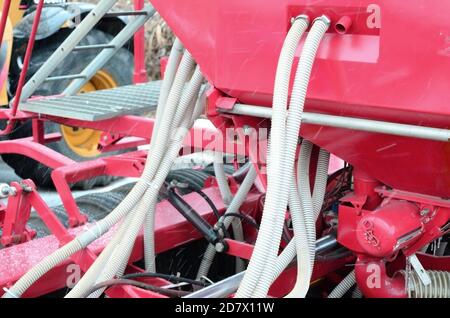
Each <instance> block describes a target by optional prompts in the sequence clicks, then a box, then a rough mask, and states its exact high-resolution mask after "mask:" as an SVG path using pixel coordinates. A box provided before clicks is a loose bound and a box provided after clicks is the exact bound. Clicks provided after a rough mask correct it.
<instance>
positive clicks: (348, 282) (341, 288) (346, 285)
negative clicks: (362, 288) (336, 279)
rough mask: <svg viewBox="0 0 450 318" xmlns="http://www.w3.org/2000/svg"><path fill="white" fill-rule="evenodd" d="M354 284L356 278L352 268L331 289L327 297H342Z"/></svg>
mask: <svg viewBox="0 0 450 318" xmlns="http://www.w3.org/2000/svg"><path fill="white" fill-rule="evenodd" d="M355 284H356V278H355V271H354V270H353V271H351V272H350V273H349V274H348V275H347V276H345V278H344V279H343V280H342V281H341V282H340V283H339V284H338V285H337V286H336V287H335V288H334V289H333V291H332V292H331V293H330V294H329V295H328V298H342V297H343V296H344V295H345V294H346V293H347V292H348V291H349V290H350V288H352V287H353V286H355Z"/></svg>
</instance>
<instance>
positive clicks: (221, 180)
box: [204, 152, 245, 276]
mask: <svg viewBox="0 0 450 318" xmlns="http://www.w3.org/2000/svg"><path fill="white" fill-rule="evenodd" d="M214 154H215V156H214V164H213V166H214V175H215V176H216V180H217V185H218V187H219V191H220V195H221V197H222V201H223V203H224V204H225V206H226V207H228V206H229V205H230V202H231V200H233V194H232V193H231V189H230V186H229V184H228V178H227V175H226V174H225V169H224V163H223V153H221V152H215V153H214ZM230 220H231V221H232V222H231V225H232V228H233V235H234V239H235V240H237V241H243V240H244V232H243V230H242V224H241V220H238V219H236V218H230ZM209 254H210V253H205V254H204V256H205V257H206V258H207V259H209V258H210V255H209ZM244 267H245V263H244V261H243V260H242V259H240V258H236V272H241V271H243V270H244ZM208 269H209V267H208ZM205 276H206V275H205Z"/></svg>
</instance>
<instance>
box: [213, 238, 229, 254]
mask: <svg viewBox="0 0 450 318" xmlns="http://www.w3.org/2000/svg"><path fill="white" fill-rule="evenodd" d="M214 247H215V249H216V251H217V252H218V253H224V252H226V251H227V250H228V245H227V244H226V243H225V242H223V241H222V242H217V243H216V245H215V246H214Z"/></svg>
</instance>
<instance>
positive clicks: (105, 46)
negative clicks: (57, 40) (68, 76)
mask: <svg viewBox="0 0 450 318" xmlns="http://www.w3.org/2000/svg"><path fill="white" fill-rule="evenodd" d="M114 48H115V46H114V45H112V44H93V45H80V46H75V47H74V48H73V51H84V50H97V49H114Z"/></svg>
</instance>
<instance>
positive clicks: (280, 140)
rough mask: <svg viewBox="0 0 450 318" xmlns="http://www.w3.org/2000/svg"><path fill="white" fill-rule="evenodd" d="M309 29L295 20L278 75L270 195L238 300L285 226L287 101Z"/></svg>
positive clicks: (252, 284)
mask: <svg viewBox="0 0 450 318" xmlns="http://www.w3.org/2000/svg"><path fill="white" fill-rule="evenodd" d="M307 27H308V19H307V17H305V16H301V17H298V18H296V19H295V20H294V22H293V24H292V26H291V28H290V30H289V32H288V34H287V36H286V39H285V41H284V43H283V47H282V49H281V53H280V57H279V60H278V66H277V71H276V75H275V85H274V95H273V116H272V127H271V129H270V141H271V142H270V143H269V150H268V160H269V161H270V162H269V163H268V168H269V169H268V170H267V193H266V201H265V204H264V211H263V214H262V220H261V225H260V230H259V234H258V237H257V239H256V244H255V248H254V250H253V255H252V258H251V259H250V263H249V266H248V268H247V271H246V273H245V275H244V278H243V280H242V282H241V284H240V286H239V289H238V291H237V293H236V297H237V298H248V297H251V296H252V294H253V291H254V288H255V287H256V286H257V285H258V282H259V279H260V276H261V274H262V272H263V271H264V267H265V266H266V264H267V261H268V260H272V259H275V257H276V255H269V254H270V253H271V251H273V250H274V248H273V245H274V240H275V241H277V239H278V237H280V239H281V232H282V224H281V226H277V223H280V222H279V219H280V218H279V217H278V214H280V213H282V214H284V213H285V208H284V206H287V199H288V193H287V192H288V191H286V190H285V185H283V184H282V183H283V172H284V166H283V165H284V160H283V156H284V149H285V148H284V140H285V129H286V115H287V109H286V108H287V101H288V92H289V81H290V75H291V68H292V63H293V60H294V55H295V51H296V49H297V46H298V42H299V40H300V38H301V36H302V35H303V33H304V32H305V30H306V29H307Z"/></svg>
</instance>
